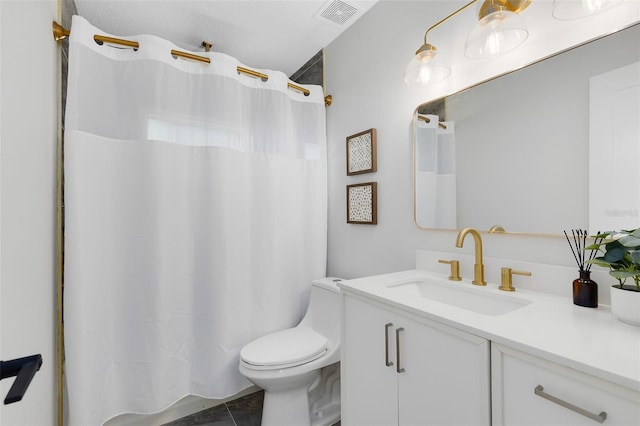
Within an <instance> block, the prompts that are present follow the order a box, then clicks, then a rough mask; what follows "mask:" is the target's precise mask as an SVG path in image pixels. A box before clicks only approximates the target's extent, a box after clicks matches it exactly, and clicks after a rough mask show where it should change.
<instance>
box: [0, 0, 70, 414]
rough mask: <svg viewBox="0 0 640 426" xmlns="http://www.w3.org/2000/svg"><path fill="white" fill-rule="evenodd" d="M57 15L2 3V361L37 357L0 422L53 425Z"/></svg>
mask: <svg viewBox="0 0 640 426" xmlns="http://www.w3.org/2000/svg"><path fill="white" fill-rule="evenodd" d="M57 14H58V3H57V1H56V0H50V1H44V0H39V1H23V0H16V1H14V0H3V1H0V58H1V59H0V93H1V99H0V158H1V161H0V172H1V177H0V184H1V188H2V197H1V198H0V200H1V201H0V203H1V207H0V241H1V246H0V293H1V294H0V307H1V308H0V309H1V329H0V338H1V340H0V344H1V346H0V357H1V359H2V360H5V361H6V360H10V359H14V358H19V357H23V356H27V355H33V354H38V353H39V354H42V357H43V364H42V367H41V369H40V371H39V372H38V373H37V374H36V376H35V377H34V379H33V381H32V382H31V385H30V387H29V389H28V392H27V393H26V395H25V396H24V399H23V400H22V401H20V402H17V403H14V404H10V405H0V424H3V425H12V426H21V425H54V424H56V401H57V398H56V337H55V336H56V334H55V331H56V281H55V259H56V247H55V241H56V135H57V118H56V117H57V87H58V80H59V74H58V67H57V63H58V62H57V61H58V48H57V44H56V42H55V41H54V40H53V37H52V33H51V22H52V21H53V20H56V19H57ZM12 383H13V379H6V380H3V381H2V382H1V385H0V387H1V398H2V399H4V398H5V396H6V394H7V392H8V390H9V387H10V386H11V384H12Z"/></svg>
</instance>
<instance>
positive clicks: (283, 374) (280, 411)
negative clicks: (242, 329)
mask: <svg viewBox="0 0 640 426" xmlns="http://www.w3.org/2000/svg"><path fill="white" fill-rule="evenodd" d="M339 281H341V279H339V278H333V277H327V278H321V279H318V280H314V281H313V282H312V286H311V298H310V301H309V307H308V309H307V312H306V314H305V316H304V318H303V319H302V321H301V322H300V324H298V326H296V327H294V328H289V329H287V330H282V331H278V332H275V333H272V334H268V335H266V336H263V337H260V338H258V339H256V340H254V341H253V342H251V343H249V344H248V345H246V346H245V347H244V348H242V350H241V351H240V373H242V374H243V375H244V376H245V377H246V378H247V379H249V380H250V381H251V382H253V383H255V384H256V385H257V386H259V387H261V388H262V389H264V391H265V392H264V404H263V408H262V426H307V425H313V426H329V425H332V424H334V423H336V422H337V421H338V420H339V419H340V364H339V361H340V289H339V288H338V286H337V282H339Z"/></svg>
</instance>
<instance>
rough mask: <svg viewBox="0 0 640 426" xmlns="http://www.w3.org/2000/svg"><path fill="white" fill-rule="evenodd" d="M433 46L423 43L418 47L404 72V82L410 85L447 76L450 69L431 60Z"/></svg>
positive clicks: (430, 81)
mask: <svg viewBox="0 0 640 426" xmlns="http://www.w3.org/2000/svg"><path fill="white" fill-rule="evenodd" d="M435 56H436V49H435V47H433V46H431V45H429V44H425V45H422V46H421V47H420V49H418V51H417V52H416V54H415V56H414V57H413V59H411V62H409V65H407V69H406V70H405V72H404V82H405V83H407V84H409V85H412V86H416V85H417V86H424V85H426V84H431V83H437V82H439V81H442V80H444V79H445V78H447V77H449V75H450V74H451V70H450V69H449V68H448V67H445V66H444V65H438V64H437V63H434V62H433V58H434V57H435Z"/></svg>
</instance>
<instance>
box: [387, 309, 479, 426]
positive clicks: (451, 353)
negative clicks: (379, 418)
mask: <svg viewBox="0 0 640 426" xmlns="http://www.w3.org/2000/svg"><path fill="white" fill-rule="evenodd" d="M401 324H402V327H403V328H404V330H403V331H401V332H400V333H399V347H400V358H399V359H398V362H399V363H400V366H401V368H404V372H403V373H400V374H399V375H398V380H399V382H398V383H399V384H398V396H399V398H398V401H399V424H400V425H407V426H409V425H411V426H415V425H424V426H426V425H437V426H445V425H456V426H458V425H489V424H490V423H491V418H490V411H491V410H490V407H491V403H490V374H489V367H490V365H489V363H490V357H489V342H488V341H487V340H485V339H483V338H480V337H477V336H473V335H471V334H468V333H464V332H461V331H459V330H456V329H453V328H451V327H447V326H444V325H441V324H439V323H434V322H431V321H429V322H427V321H426V320H422V319H419V320H412V319H409V318H403V319H402V321H401Z"/></svg>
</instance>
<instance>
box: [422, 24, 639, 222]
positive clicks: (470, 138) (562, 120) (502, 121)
mask: <svg viewBox="0 0 640 426" xmlns="http://www.w3.org/2000/svg"><path fill="white" fill-rule="evenodd" d="M638 61H640V25H634V26H633V27H631V28H628V29H625V30H622V31H620V32H618V33H615V34H612V35H610V36H607V37H604V38H602V39H600V40H596V41H593V42H591V43H588V44H586V45H583V46H581V47H578V48H575V49H572V50H569V51H567V52H564V53H562V54H559V55H556V56H554V57H551V58H548V59H546V60H544V61H541V62H539V63H536V64H534V65H531V66H528V67H525V68H523V69H521V70H519V71H516V72H512V73H510V74H506V75H504V76H502V77H500V78H497V79H494V80H491V81H488V82H486V83H483V84H480V85H478V86H475V87H473V88H470V89H467V90H464V91H462V92H459V93H457V94H454V95H451V96H448V97H446V98H445V99H444V100H438V101H436V102H435V103H432V102H429V103H427V104H423V105H421V106H419V107H418V108H417V110H416V112H417V113H420V114H433V115H438V116H439V120H440V121H452V122H454V123H455V159H456V161H455V182H456V186H455V190H454V193H455V194H456V201H455V206H456V209H455V211H456V213H455V220H453V219H452V218H449V220H446V221H442V220H441V221H440V223H444V225H439V224H437V225H433V223H434V222H433V221H432V220H431V219H429V220H431V222H430V221H429V220H427V218H429V217H432V216H433V215H432V214H430V213H425V212H424V209H428V208H430V205H432V203H430V202H428V201H425V200H423V197H424V194H423V192H424V185H422V187H423V188H422V189H421V188H420V183H419V182H418V181H417V180H418V178H419V177H418V173H416V183H415V185H414V187H415V190H416V193H415V208H416V211H415V217H416V223H417V225H418V226H419V227H423V228H434V227H444V228H460V227H463V226H471V227H474V228H477V229H479V230H484V231H488V230H489V229H490V228H491V227H492V226H493V225H500V226H502V227H504V228H505V229H506V231H507V232H525V233H534V234H561V233H562V230H564V229H573V228H587V227H588V223H589V97H590V95H589V84H590V79H591V77H593V76H595V75H598V74H602V73H605V72H607V71H610V70H612V69H616V68H620V67H623V66H626V65H629V64H631V63H634V62H638ZM611 107H612V108H613V106H611ZM415 122H416V123H418V122H419V120H415ZM636 122H637V120H636ZM418 126H419V124H416V135H415V136H416V138H415V143H416V151H415V152H416V154H417V155H418V154H419V151H418V146H419V145H420V140H419V139H420V136H419V132H420V130H419V127H418ZM635 140H636V141H638V140H640V136H636V139H635ZM417 155H416V158H415V159H414V160H415V161H416V162H418V161H422V160H419V158H418V156H417ZM415 166H416V170H418V169H419V167H422V166H421V165H420V164H418V163H416V164H415ZM430 197H431V199H438V197H439V196H438V195H436V196H433V195H431V196H430Z"/></svg>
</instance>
